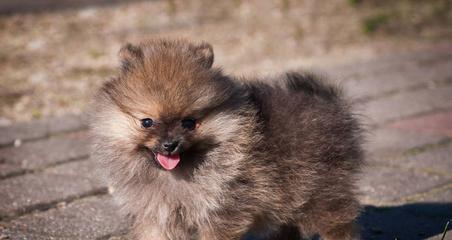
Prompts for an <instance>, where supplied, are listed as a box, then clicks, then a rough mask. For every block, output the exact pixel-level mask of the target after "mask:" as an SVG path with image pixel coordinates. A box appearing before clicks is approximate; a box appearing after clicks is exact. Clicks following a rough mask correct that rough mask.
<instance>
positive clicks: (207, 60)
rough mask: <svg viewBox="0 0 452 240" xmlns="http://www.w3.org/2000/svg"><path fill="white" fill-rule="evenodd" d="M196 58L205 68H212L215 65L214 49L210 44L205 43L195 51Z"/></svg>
mask: <svg viewBox="0 0 452 240" xmlns="http://www.w3.org/2000/svg"><path fill="white" fill-rule="evenodd" d="M194 51H195V55H196V57H197V58H198V59H199V62H200V63H201V65H202V66H203V67H205V68H211V67H212V64H213V48H212V46H211V45H210V44H208V43H206V42H203V43H201V44H199V45H197V46H196V47H195V49H194Z"/></svg>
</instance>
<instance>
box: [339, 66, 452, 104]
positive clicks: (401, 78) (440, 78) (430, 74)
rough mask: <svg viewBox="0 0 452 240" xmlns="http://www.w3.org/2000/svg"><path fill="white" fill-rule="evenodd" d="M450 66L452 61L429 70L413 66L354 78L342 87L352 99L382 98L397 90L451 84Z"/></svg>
mask: <svg viewBox="0 0 452 240" xmlns="http://www.w3.org/2000/svg"><path fill="white" fill-rule="evenodd" d="M450 66H452V59H450V60H449V61H444V62H441V63H439V64H438V65H435V66H430V67H428V68H426V67H422V66H419V65H417V64H412V65H411V66H409V67H405V68H397V70H393V71H386V72H383V73H378V74H375V73H366V75H364V74H362V75H359V76H353V77H350V78H349V79H345V80H344V81H343V83H342V84H341V85H342V87H343V89H345V92H346V93H347V95H349V96H350V97H352V98H375V97H378V96H380V97H382V96H384V95H387V94H389V93H394V92H396V91H397V90H403V89H409V88H412V87H420V86H424V87H425V86H429V85H430V86H434V85H435V84H440V83H441V82H451V81H452V67H450ZM394 67H396V66H394Z"/></svg>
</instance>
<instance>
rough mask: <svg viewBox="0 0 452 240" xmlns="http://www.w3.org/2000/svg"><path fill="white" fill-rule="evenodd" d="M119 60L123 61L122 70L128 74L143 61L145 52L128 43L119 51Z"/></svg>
mask: <svg viewBox="0 0 452 240" xmlns="http://www.w3.org/2000/svg"><path fill="white" fill-rule="evenodd" d="M119 59H120V61H121V69H122V70H123V71H124V72H127V71H129V70H130V69H132V68H133V67H134V66H135V65H136V64H137V63H141V62H142V61H143V51H142V50H141V48H140V47H136V46H133V45H132V44H130V43H127V44H126V45H124V46H123V47H122V48H121V50H119Z"/></svg>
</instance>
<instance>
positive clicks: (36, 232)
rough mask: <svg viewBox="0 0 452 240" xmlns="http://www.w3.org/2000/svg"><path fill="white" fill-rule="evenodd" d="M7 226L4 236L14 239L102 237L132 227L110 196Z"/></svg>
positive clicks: (13, 222)
mask: <svg viewBox="0 0 452 240" xmlns="http://www.w3.org/2000/svg"><path fill="white" fill-rule="evenodd" d="M3 225H4V228H3V230H1V229H0V236H1V235H2V234H3V235H4V236H7V237H9V239H11V240H14V239H98V238H102V237H105V236H109V235H111V234H117V233H118V232H123V231H126V230H127V228H128V222H127V221H126V220H125V219H124V218H122V217H120V216H119V215H118V213H117V208H116V206H115V205H114V204H112V201H111V198H110V196H108V195H104V196H102V197H91V198H86V199H82V200H77V201H75V202H72V203H70V204H68V205H66V206H62V207H58V208H56V209H51V210H48V211H45V212H38V213H34V214H30V215H26V216H23V217H21V218H19V219H16V220H14V221H11V222H9V223H5V224H3ZM107 238H108V237H107ZM107 238H105V239H107Z"/></svg>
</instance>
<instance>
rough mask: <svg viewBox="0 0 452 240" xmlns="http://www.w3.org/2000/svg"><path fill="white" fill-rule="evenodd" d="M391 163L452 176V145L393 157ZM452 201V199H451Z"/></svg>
mask: <svg viewBox="0 0 452 240" xmlns="http://www.w3.org/2000/svg"><path fill="white" fill-rule="evenodd" d="M391 164H394V165H397V166H400V167H403V168H407V169H408V168H410V169H417V170H419V171H425V172H429V173H435V174H441V175H443V176H445V177H449V178H452V145H447V146H443V147H438V148H434V149H429V150H427V151H425V152H422V153H420V154H410V155H407V156H404V157H401V158H397V159H393V160H392V161H391ZM450 200H451V201H452V199H450Z"/></svg>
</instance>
